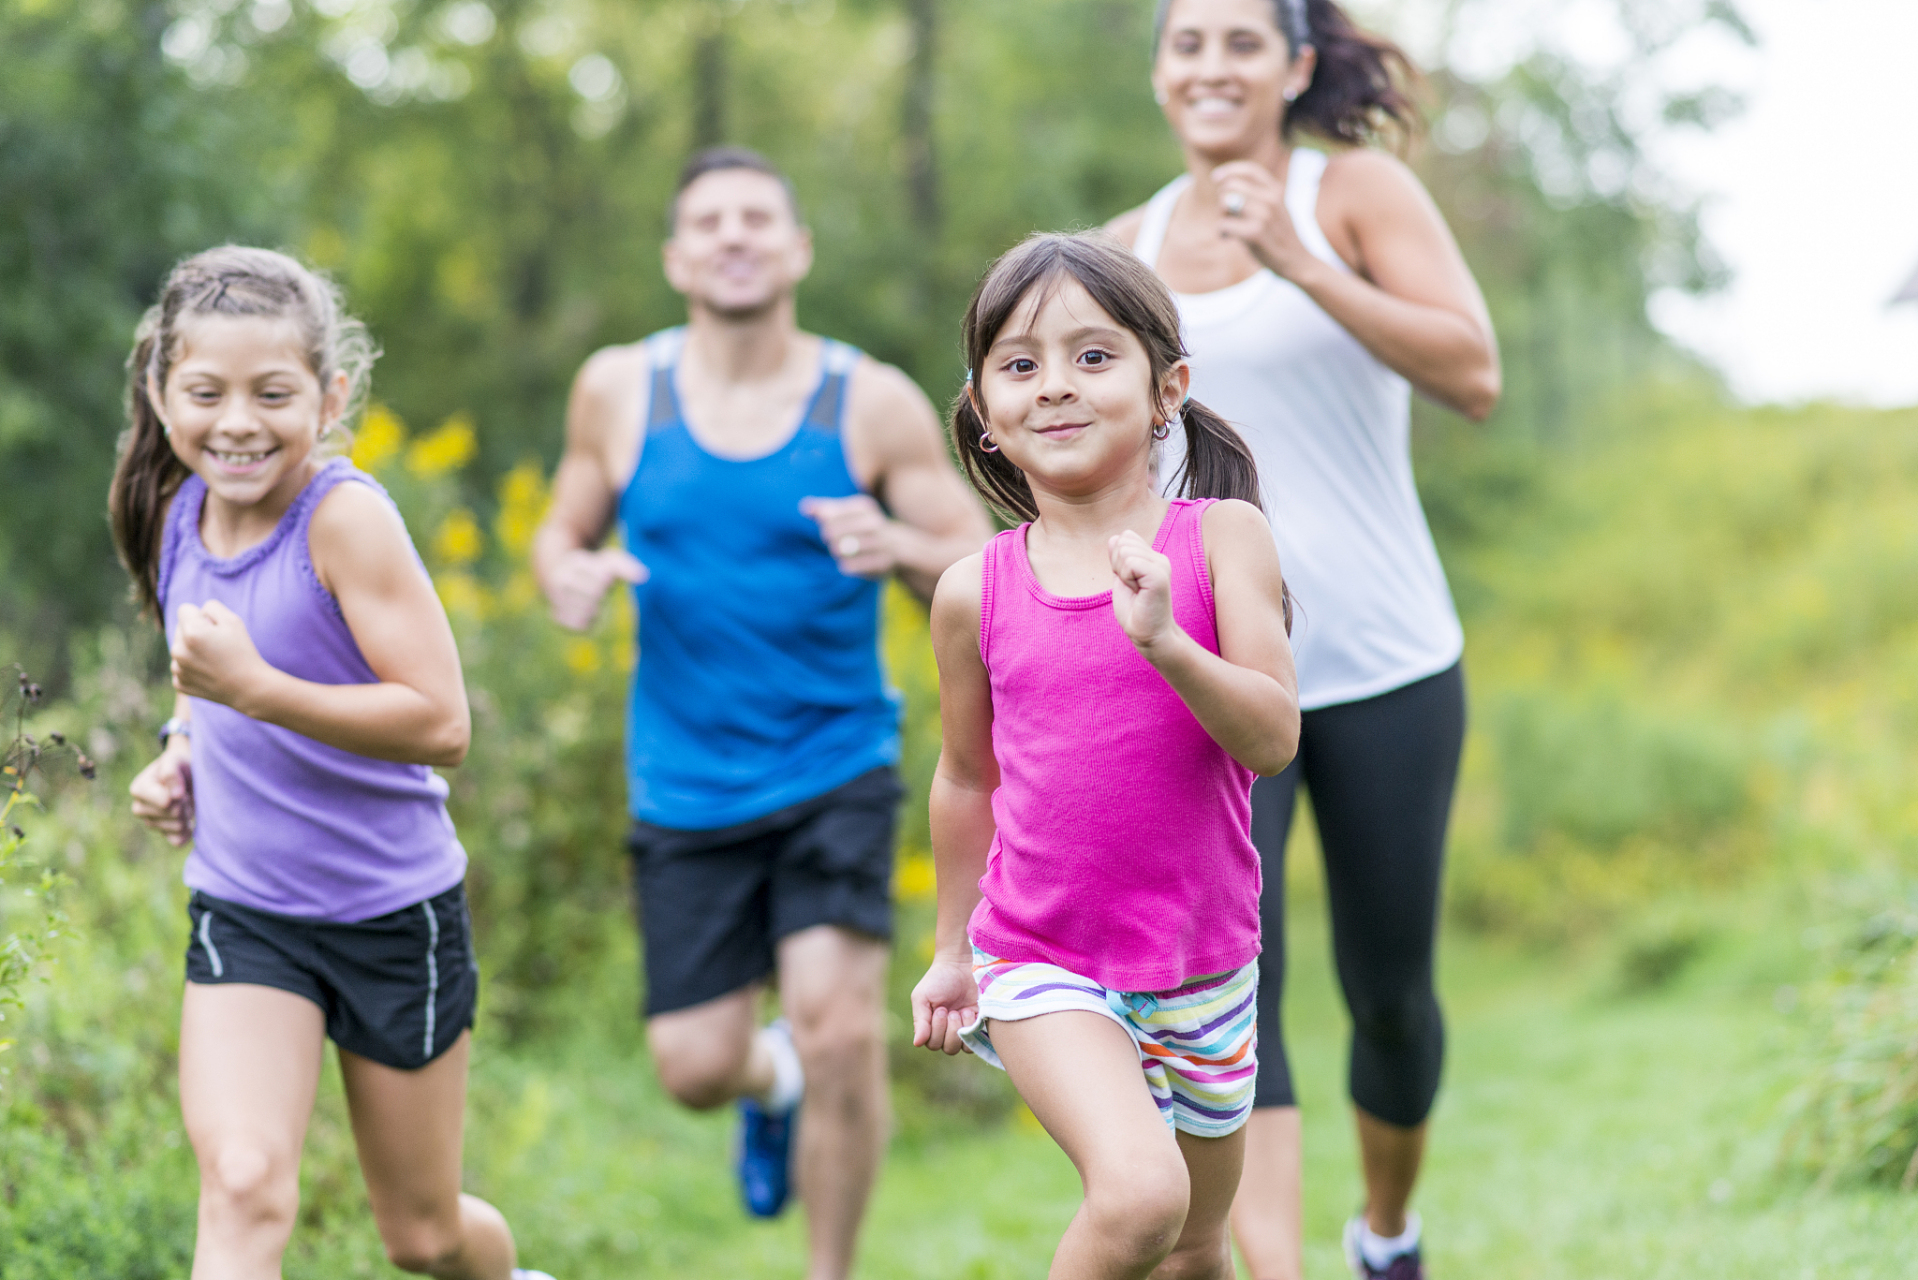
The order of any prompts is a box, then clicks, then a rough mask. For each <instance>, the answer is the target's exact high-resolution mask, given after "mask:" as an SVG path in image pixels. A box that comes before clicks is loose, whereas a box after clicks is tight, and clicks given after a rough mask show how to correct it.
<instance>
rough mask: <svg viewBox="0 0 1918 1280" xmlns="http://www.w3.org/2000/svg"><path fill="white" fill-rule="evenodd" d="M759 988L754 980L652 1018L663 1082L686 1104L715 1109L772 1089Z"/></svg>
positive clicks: (650, 1032) (650, 1031) (651, 1037)
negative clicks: (761, 1034) (760, 1036)
mask: <svg viewBox="0 0 1918 1280" xmlns="http://www.w3.org/2000/svg"><path fill="white" fill-rule="evenodd" d="M760 991H761V987H760V985H759V984H758V983H754V984H753V985H751V986H749V987H741V988H740V989H739V990H737V991H733V992H729V993H728V994H726V995H723V996H720V997H719V998H718V999H717V1000H708V1001H706V1003H704V1004H696V1005H694V1006H692V1007H691V1008H690V1009H675V1010H674V1011H673V1012H671V1013H662V1014H657V1015H655V1016H654V1017H653V1018H652V1019H651V1020H650V1021H649V1022H647V1024H646V1040H647V1043H648V1045H649V1046H650V1047H651V1048H652V1052H653V1066H654V1067H655V1068H656V1069H657V1070H658V1072H659V1079H660V1083H661V1084H664V1085H665V1086H666V1091H667V1092H668V1093H670V1094H672V1095H673V1097H675V1098H677V1099H678V1100H679V1101H680V1102H681V1103H682V1104H683V1105H685V1106H688V1107H691V1108H693V1109H694V1110H695V1111H710V1110H711V1109H712V1108H714V1107H723V1106H725V1105H726V1104H727V1103H728V1102H731V1101H732V1100H733V1099H734V1098H737V1097H740V1096H741V1095H745V1094H752V1095H759V1094H763V1093H765V1092H766V1091H767V1090H768V1089H770V1088H772V1086H773V1063H772V1056H771V1055H770V1054H768V1053H767V1052H766V1049H765V1046H763V1045H761V1044H758V1043H757V1042H756V1038H755V1033H756V1032H757V1031H758V1029H759V993H760Z"/></svg>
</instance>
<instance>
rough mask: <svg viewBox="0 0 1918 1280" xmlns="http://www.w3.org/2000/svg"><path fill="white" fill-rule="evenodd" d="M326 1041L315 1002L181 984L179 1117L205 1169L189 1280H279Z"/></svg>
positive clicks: (264, 991)
mask: <svg viewBox="0 0 1918 1280" xmlns="http://www.w3.org/2000/svg"><path fill="white" fill-rule="evenodd" d="M325 1043H326V1027H325V1019H324V1017H323V1015H322V1014H321V1012H320V1008H319V1006H318V1005H316V1004H314V1003H313V1002H312V1001H310V1000H307V999H304V998H302V997H300V996H296V995H293V994H292V993H290V992H286V991H280V990H277V989H275V988H273V987H259V986H252V985H249V984H245V983H226V984H208V985H202V984H200V983H197V982H189V983H187V984H186V998H185V1000H184V1002H183V1004H182V1008H181V1011H180V1110H181V1111H182V1113H183V1114H184V1115H185V1117H186V1131H187V1137H188V1138H189V1139H190V1140H191V1141H192V1143H193V1154H194V1156H195V1157H196V1158H197V1159H198V1160H199V1162H200V1221H199V1235H198V1237H197V1239H196V1240H195V1241H194V1246H193V1280H277V1278H278V1276H279V1274H280V1257H281V1255H282V1254H283V1253H285V1252H286V1242H287V1239H288V1238H289V1237H290V1236H291V1235H292V1234H293V1215H294V1213H295V1212H296V1211H297V1210H298V1208H299V1204H300V1146H301V1144H303V1143H304V1142H305V1141H306V1123H307V1120H308V1119H309V1118H310V1117H311V1116H312V1114H313V1096H314V1092H315V1090H316V1089H317V1088H318V1087H319V1081H320V1054H321V1051H322V1049H323V1047H324V1045H325Z"/></svg>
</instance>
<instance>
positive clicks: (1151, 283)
mask: <svg viewBox="0 0 1918 1280" xmlns="http://www.w3.org/2000/svg"><path fill="white" fill-rule="evenodd" d="M1066 278H1071V279H1073V280H1077V281H1078V282H1079V284H1080V285H1081V286H1083V287H1084V289H1085V291H1086V292H1087V293H1088V294H1090V295H1092V300H1093V301H1094V302H1096V303H1098V304H1099V306H1100V307H1101V308H1103V309H1104V311H1105V313H1106V314H1107V315H1109V316H1111V317H1112V318H1113V319H1114V320H1116V321H1118V322H1119V324H1120V325H1121V326H1123V327H1124V328H1125V329H1127V330H1129V331H1130V332H1131V333H1132V334H1133V335H1134V336H1136V337H1137V338H1138V339H1139V342H1140V345H1142V346H1143V347H1144V348H1145V352H1146V358H1147V360H1148V361H1149V362H1150V364H1151V377H1152V385H1153V386H1155V387H1156V386H1160V385H1163V382H1164V379H1165V376H1166V375H1167V374H1168V373H1170V372H1171V371H1172V367H1173V366H1174V365H1176V364H1177V363H1178V362H1179V361H1181V360H1183V359H1185V358H1186V350H1185V345H1184V343H1183V342H1182V341H1181V340H1180V337H1179V308H1178V306H1177V304H1175V303H1174V302H1173V301H1172V295H1171V293H1169V292H1167V290H1166V287H1165V283H1164V282H1163V281H1162V280H1160V279H1159V277H1158V276H1157V275H1155V274H1153V271H1152V269H1151V268H1150V267H1148V266H1146V265H1145V264H1144V263H1143V262H1141V261H1139V259H1138V258H1137V257H1135V256H1134V255H1133V253H1132V251H1131V250H1129V249H1127V248H1126V247H1125V246H1124V245H1122V244H1120V243H1119V242H1118V241H1117V240H1114V239H1113V238H1112V237H1111V236H1108V235H1106V234H1105V233H1104V232H1097V231H1095V232H1088V233H1085V234H1082V235H1062V234H1057V233H1049V234H1048V233H1040V234H1037V235H1032V236H1028V237H1027V238H1026V239H1025V240H1024V241H1023V242H1021V243H1020V244H1018V245H1016V246H1014V247H1013V248H1012V249H1010V250H1008V251H1007V252H1006V254H1005V255H1004V256H1003V257H1001V258H1000V259H999V260H998V261H997V262H995V263H993V264H992V266H991V267H990V268H988V269H987V271H986V274H985V278H984V279H982V280H980V281H979V287H978V288H977V289H975V290H974V291H973V294H972V302H971V303H970V304H969V305H968V306H967V307H966V319H965V331H964V343H965V350H966V365H967V367H968V368H970V369H980V368H983V367H984V366H985V362H986V356H987V354H988V353H989V352H990V351H991V350H992V344H993V343H994V342H996V341H998V339H999V334H1000V332H1001V331H1002V330H1003V329H1004V328H1005V327H1006V324H1007V322H1008V321H1010V320H1011V319H1012V318H1013V315H1014V314H1015V313H1016V312H1017V311H1018V310H1019V309H1020V308H1021V307H1022V306H1024V305H1025V304H1026V302H1027V300H1028V298H1032V299H1034V300H1036V301H1037V302H1039V303H1043V302H1044V301H1045V298H1046V295H1047V294H1049V293H1050V292H1051V291H1052V290H1053V289H1055V288H1057V287H1058V285H1059V282H1060V281H1061V280H1063V279H1066ZM1035 291H1037V292H1035ZM1161 409H1162V411H1163V412H1164V416H1165V417H1166V418H1168V419H1169V418H1171V417H1172V416H1173V414H1174V413H1177V414H1179V415H1180V416H1181V417H1183V419H1184V423H1185V459H1184V461H1183V462H1181V463H1180V465H1179V471H1178V475H1177V478H1176V482H1175V483H1173V484H1169V485H1167V486H1165V487H1166V489H1167V490H1168V491H1169V492H1171V493H1173V494H1175V495H1176V496H1178V497H1181V498H1236V499H1238V500H1239V501H1240V502H1249V503H1251V504H1252V505H1253V506H1255V507H1258V508H1259V509H1260V510H1264V507H1265V504H1264V503H1263V502H1262V501H1261V500H1260V495H1259V469H1258V464H1257V463H1255V462H1254V461H1253V459H1252V450H1251V449H1249V448H1247V447H1246V443H1245V440H1244V439H1243V438H1242V437H1241V436H1240V435H1239V433H1238V432H1237V431H1236V430H1235V429H1233V427H1232V424H1231V423H1229V422H1227V421H1226V420H1225V419H1224V418H1221V417H1220V416H1219V415H1218V414H1216V413H1214V412H1213V411H1212V410H1211V409H1208V408H1206V407H1205V406H1204V405H1203V404H1200V403H1199V402H1198V401H1197V400H1191V399H1188V400H1187V401H1186V402H1185V403H1184V404H1183V405H1164V406H1161ZM950 422H951V430H952V442H953V446H954V448H955V449H956V450H957V451H958V454H959V463H960V465H961V466H962V467H964V468H965V472H966V479H967V480H969V481H971V482H972V487H973V488H975V489H977V490H978V491H979V493H980V496H982V497H983V498H985V500H986V501H987V502H988V503H990V504H991V505H992V506H993V507H995V508H997V509H998V511H999V512H1000V513H1001V514H1002V515H1004V516H1006V517H1007V518H1009V519H1012V520H1036V519H1037V518H1038V516H1039V505H1038V503H1037V502H1036V501H1034V499H1033V496H1032V485H1031V484H1030V483H1029V482H1028V481H1027V480H1026V474H1025V472H1023V471H1021V470H1019V468H1017V467H1015V466H1013V465H1012V462H1011V460H1010V459H1008V458H1007V457H1006V456H1005V454H1003V453H999V452H997V451H996V450H989V449H987V448H985V440H984V437H985V435H986V434H987V432H988V431H989V430H990V428H989V427H988V426H987V423H986V417H985V406H984V404H983V401H982V400H981V398H980V392H979V389H978V384H977V383H976V382H974V381H973V380H972V379H971V378H970V377H968V378H967V381H966V385H965V388H964V389H963V390H962V391H961V392H960V393H959V395H958V397H957V398H956V399H954V401H953V402H952V416H951V419H950ZM1285 629H1286V632H1287V633H1288V634H1289V633H1290V632H1291V630H1292V593H1291V591H1290V590H1289V589H1288V590H1287V591H1286V593H1285Z"/></svg>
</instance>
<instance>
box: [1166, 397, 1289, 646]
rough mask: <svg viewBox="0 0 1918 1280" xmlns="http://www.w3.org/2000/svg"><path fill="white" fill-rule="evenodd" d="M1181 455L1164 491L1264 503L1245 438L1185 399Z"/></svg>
mask: <svg viewBox="0 0 1918 1280" xmlns="http://www.w3.org/2000/svg"><path fill="white" fill-rule="evenodd" d="M1182 416H1183V417H1184V419H1185V458H1184V459H1183V460H1182V461H1181V462H1180V463H1179V469H1178V471H1176V472H1174V473H1173V476H1172V480H1171V483H1169V484H1167V485H1166V487H1165V491H1166V492H1167V493H1168V494H1171V495H1172V496H1173V497H1177V498H1234V499H1237V500H1238V501H1240V502H1249V503H1251V504H1252V505H1253V506H1255V507H1257V508H1258V509H1259V510H1260V511H1264V510H1265V503H1264V501H1263V500H1262V497H1261V494H1260V491H1259V466H1258V463H1257V462H1256V461H1254V460H1253V457H1252V450H1251V448H1250V447H1249V446H1248V445H1247V444H1246V443H1245V437H1243V436H1241V435H1240V434H1239V433H1238V430H1237V429H1236V428H1234V427H1233V425H1232V424H1231V423H1229V422H1227V421H1226V420H1225V419H1224V418H1221V417H1220V416H1219V415H1218V414H1217V413H1215V412H1213V411H1212V410H1211V409H1208V408H1207V407H1206V406H1204V405H1202V404H1200V403H1199V402H1198V401H1197V400H1187V401H1186V402H1185V408H1184V410H1183V413H1182ZM1282 590H1283V591H1284V609H1285V634H1287V635H1288V636H1289V635H1291V634H1292V588H1291V587H1290V586H1289V585H1288V586H1284V587H1283V588H1282Z"/></svg>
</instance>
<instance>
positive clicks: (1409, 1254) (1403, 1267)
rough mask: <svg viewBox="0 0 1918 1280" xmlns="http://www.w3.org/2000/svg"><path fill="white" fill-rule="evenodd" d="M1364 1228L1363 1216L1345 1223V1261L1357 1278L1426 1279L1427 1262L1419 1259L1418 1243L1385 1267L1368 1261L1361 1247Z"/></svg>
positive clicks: (1374, 1279) (1383, 1279) (1365, 1279)
mask: <svg viewBox="0 0 1918 1280" xmlns="http://www.w3.org/2000/svg"><path fill="white" fill-rule="evenodd" d="M1364 1230H1365V1219H1364V1218H1362V1217H1359V1218H1354V1219H1352V1220H1351V1221H1350V1222H1348V1223H1346V1224H1345V1261H1346V1264H1347V1265H1348V1266H1350V1267H1351V1268H1352V1274H1353V1275H1354V1276H1355V1277H1357V1280H1425V1263H1424V1262H1422V1261H1420V1260H1419V1250H1418V1246H1417V1245H1413V1246H1412V1248H1410V1249H1409V1250H1407V1251H1406V1252H1404V1253H1401V1254H1397V1255H1394V1257H1393V1258H1392V1260H1391V1261H1390V1262H1388V1263H1386V1264H1385V1266H1384V1268H1383V1269H1381V1268H1379V1267H1375V1266H1373V1265H1372V1264H1371V1263H1370V1262H1368V1261H1366V1258H1365V1253H1364V1251H1363V1250H1361V1249H1360V1248H1359V1235H1360V1233H1361V1232H1363V1231H1364Z"/></svg>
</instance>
